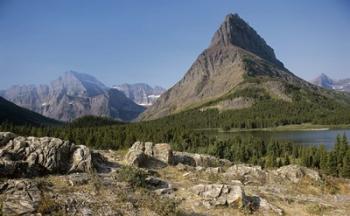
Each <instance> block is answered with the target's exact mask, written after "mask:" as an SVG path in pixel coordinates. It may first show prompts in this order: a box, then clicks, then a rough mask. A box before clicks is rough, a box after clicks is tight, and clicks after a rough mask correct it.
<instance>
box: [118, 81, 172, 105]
mask: <svg viewBox="0 0 350 216" xmlns="http://www.w3.org/2000/svg"><path fill="white" fill-rule="evenodd" d="M113 88H115V89H118V90H119V91H122V92H124V94H125V95H126V96H127V97H128V98H130V99H131V100H133V101H134V102H135V103H137V104H138V105H141V106H146V107H147V106H151V105H152V104H153V103H154V102H155V101H156V100H157V99H158V98H159V97H160V95H161V94H162V93H164V92H165V91H166V89H164V88H163V87H160V86H155V87H151V86H149V85H147V84H145V83H135V84H126V83H124V84H121V85H115V86H113Z"/></svg>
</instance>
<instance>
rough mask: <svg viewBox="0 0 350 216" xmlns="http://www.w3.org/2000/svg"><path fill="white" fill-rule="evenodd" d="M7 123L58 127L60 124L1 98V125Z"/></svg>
mask: <svg viewBox="0 0 350 216" xmlns="http://www.w3.org/2000/svg"><path fill="white" fill-rule="evenodd" d="M3 122H7V123H12V124H16V125H35V126H44V125H58V124H60V122H58V121H56V120H53V119H50V118H47V117H44V116H42V115H40V114H38V113H36V112H33V111H30V110H27V109H25V108H22V107H19V106H17V105H16V104H14V103H11V102H10V101H7V100H6V99H4V98H3V97H0V123H3Z"/></svg>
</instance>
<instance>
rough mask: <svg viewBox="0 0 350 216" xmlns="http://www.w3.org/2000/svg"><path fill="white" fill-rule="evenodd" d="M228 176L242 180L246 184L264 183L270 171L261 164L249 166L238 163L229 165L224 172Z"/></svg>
mask: <svg viewBox="0 0 350 216" xmlns="http://www.w3.org/2000/svg"><path fill="white" fill-rule="evenodd" d="M223 175H224V176H225V177H226V178H233V179H238V180H241V181H242V182H243V183H244V184H248V183H258V184H261V183H264V182H265V181H266V178H267V176H268V173H267V172H266V171H265V170H263V169H262V168H261V167H260V166H249V165H245V164H236V165H233V166H231V167H229V168H228V169H227V170H226V172H225V173H224V174H223Z"/></svg>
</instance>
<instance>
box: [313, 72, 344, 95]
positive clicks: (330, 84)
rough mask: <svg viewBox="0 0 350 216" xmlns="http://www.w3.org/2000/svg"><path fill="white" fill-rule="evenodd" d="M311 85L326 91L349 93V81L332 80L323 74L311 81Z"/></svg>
mask: <svg viewBox="0 0 350 216" xmlns="http://www.w3.org/2000/svg"><path fill="white" fill-rule="evenodd" d="M311 83H313V84H315V85H317V86H320V87H322V88H326V89H333V90H336V91H344V92H350V79H342V80H333V79H331V78H330V77H328V76H327V75H325V74H321V75H320V76H319V77H317V78H316V79H314V80H313V81H311Z"/></svg>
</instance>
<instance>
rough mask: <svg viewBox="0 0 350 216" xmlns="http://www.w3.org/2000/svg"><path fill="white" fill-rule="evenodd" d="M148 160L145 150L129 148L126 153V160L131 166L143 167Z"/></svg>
mask: <svg viewBox="0 0 350 216" xmlns="http://www.w3.org/2000/svg"><path fill="white" fill-rule="evenodd" d="M145 160H146V155H145V154H144V153H143V151H140V150H133V149H129V151H128V153H127V154H126V155H125V162H126V163H127V164H128V165H130V166H136V167H141V166H142V164H143V163H144V162H145Z"/></svg>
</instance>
